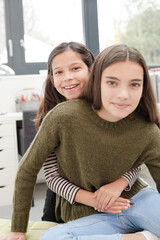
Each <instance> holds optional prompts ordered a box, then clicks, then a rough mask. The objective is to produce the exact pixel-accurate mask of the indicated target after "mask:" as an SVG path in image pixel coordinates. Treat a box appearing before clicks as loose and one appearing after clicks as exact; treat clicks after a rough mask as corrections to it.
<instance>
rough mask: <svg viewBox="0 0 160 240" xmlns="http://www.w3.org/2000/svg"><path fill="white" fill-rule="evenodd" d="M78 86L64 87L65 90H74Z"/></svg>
mask: <svg viewBox="0 0 160 240" xmlns="http://www.w3.org/2000/svg"><path fill="white" fill-rule="evenodd" d="M77 86H78V84H73V85H70V86H65V87H63V88H64V89H65V90H72V89H74V88H76V87H77Z"/></svg>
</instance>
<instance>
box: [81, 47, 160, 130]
mask: <svg viewBox="0 0 160 240" xmlns="http://www.w3.org/2000/svg"><path fill="white" fill-rule="evenodd" d="M120 61H132V62H136V63H138V64H139V65H140V66H141V67H142V68H143V72H144V83H143V93H142V98H141V100H140V103H139V105H138V107H137V108H138V110H139V111H140V112H141V113H142V114H143V115H144V116H145V117H147V118H148V119H149V121H150V122H155V123H156V124H157V125H158V127H160V121H159V113H158V109H157V104H156V99H155V96H154V92H153V89H152V85H151V80H150V76H149V72H148V67H147V65H146V62H145V60H144V58H143V56H142V55H141V53H140V52H139V51H138V50H137V49H135V48H134V47H130V46H127V45H125V44H115V45H112V46H110V47H108V48H106V49H104V50H103V51H102V52H101V53H100V54H99V55H98V56H97V57H96V60H95V62H94V64H93V69H92V72H91V76H90V79H89V82H88V84H87V86H86V88H85V90H84V93H83V94H82V96H81V98H85V99H87V100H88V102H89V103H90V104H91V105H92V106H93V107H94V109H96V110H100V109H101V106H102V101H101V76H102V72H103V71H104V69H105V68H107V67H108V66H110V65H111V64H113V63H116V62H120Z"/></svg>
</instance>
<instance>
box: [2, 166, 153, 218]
mask: <svg viewBox="0 0 160 240" xmlns="http://www.w3.org/2000/svg"><path fill="white" fill-rule="evenodd" d="M140 177H142V178H143V179H144V180H145V181H146V182H148V184H149V185H150V186H152V187H155V183H154V181H153V179H152V178H151V176H150V174H149V172H148V170H147V168H146V167H143V168H142V171H141V174H140ZM45 194H46V184H45V183H38V184H37V185H36V187H35V192H34V207H32V208H31V211H30V220H32V221H40V219H41V217H42V213H43V206H44V199H45ZM11 215H12V206H3V207H0V218H5V219H10V218H11Z"/></svg>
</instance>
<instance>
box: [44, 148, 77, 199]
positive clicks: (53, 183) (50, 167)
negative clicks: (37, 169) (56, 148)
mask: <svg viewBox="0 0 160 240" xmlns="http://www.w3.org/2000/svg"><path fill="white" fill-rule="evenodd" d="M43 170H44V175H45V178H46V183H47V185H48V187H49V188H50V189H51V190H52V191H53V192H55V193H57V194H58V195H59V196H61V197H63V198H65V199H66V200H67V201H68V202H69V203H70V204H74V198H75V196H76V194H77V192H78V190H79V189H80V187H78V186H76V185H74V184H73V183H71V182H70V181H68V180H66V179H65V178H63V177H61V176H60V173H59V170H58V164H57V157H56V154H55V153H54V152H52V153H51V154H50V155H49V157H48V158H47V159H46V160H45V162H44V164H43Z"/></svg>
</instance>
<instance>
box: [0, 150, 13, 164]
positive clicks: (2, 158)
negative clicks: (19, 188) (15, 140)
mask: <svg viewBox="0 0 160 240" xmlns="http://www.w3.org/2000/svg"><path fill="white" fill-rule="evenodd" d="M16 164H17V163H16V159H15V150H14V149H12V148H11V149H3V150H0V167H1V168H3V167H8V166H10V167H11V166H15V165H16Z"/></svg>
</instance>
